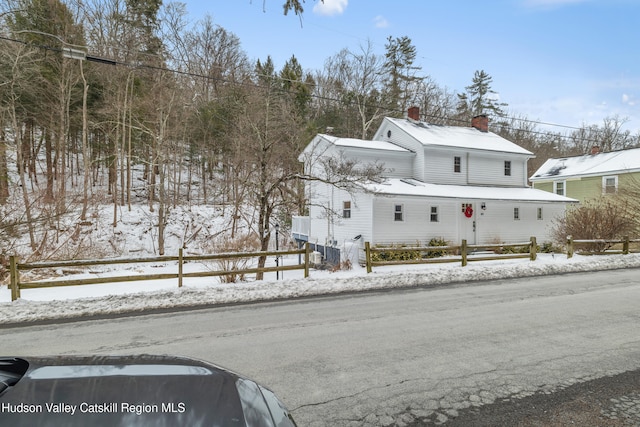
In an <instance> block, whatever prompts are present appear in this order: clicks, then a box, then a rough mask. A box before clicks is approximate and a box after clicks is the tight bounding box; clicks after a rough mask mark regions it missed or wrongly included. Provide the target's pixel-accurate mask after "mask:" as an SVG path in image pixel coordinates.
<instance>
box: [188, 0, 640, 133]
mask: <svg viewBox="0 0 640 427" xmlns="http://www.w3.org/2000/svg"><path fill="white" fill-rule="evenodd" d="M283 3H284V0H264V1H263V0H213V1H211V0H188V1H186V4H187V10H188V12H189V17H190V19H192V20H193V21H197V20H198V19H200V18H202V17H203V16H204V15H205V14H209V15H211V17H212V18H213V22H214V23H215V24H217V25H220V26H222V27H223V28H225V29H226V30H228V31H231V32H232V33H234V34H235V35H236V36H238V37H239V39H240V41H241V43H242V48H243V50H244V51H245V52H247V54H248V55H249V57H250V58H251V59H254V60H255V59H265V58H266V57H267V55H270V56H271V57H272V58H273V60H274V62H275V65H276V67H277V68H280V67H282V66H283V65H284V63H285V61H286V60H287V59H289V58H290V57H291V56H292V55H295V56H296V57H297V58H298V60H299V62H300V63H301V64H302V66H303V67H304V68H305V69H309V70H315V69H320V68H322V67H323V65H324V62H325V60H326V59H327V58H329V57H330V56H332V55H334V54H336V53H337V52H339V51H340V50H341V49H343V48H348V49H350V50H354V51H355V50H359V49H360V46H363V45H366V43H367V42H368V41H370V42H371V43H372V44H373V47H374V50H375V52H376V53H379V54H380V55H383V54H384V46H385V43H386V40H387V38H388V37H389V36H392V37H401V36H408V37H409V38H411V40H412V42H413V44H414V46H415V47H416V49H417V52H418V65H419V66H421V67H422V70H421V72H422V73H423V74H425V75H430V76H431V77H432V78H433V79H434V80H435V81H436V82H437V83H438V84H440V85H442V86H446V87H447V88H449V89H450V90H452V91H458V92H459V91H463V90H464V87H465V86H468V85H469V84H470V83H471V79H472V78H473V74H474V72H475V71H476V70H481V69H482V70H485V71H486V72H487V73H489V75H491V76H492V77H493V89H494V90H496V91H497V92H498V93H499V96H500V99H501V100H502V101H503V102H506V103H508V104H509V106H508V108H507V109H508V110H509V112H510V113H513V114H518V115H525V116H526V117H527V118H529V119H532V120H540V121H543V122H549V123H557V124H562V125H567V126H581V125H583V124H601V123H602V120H603V119H604V118H605V117H612V116H614V115H618V116H619V117H621V118H626V119H628V123H627V125H626V128H627V129H630V130H631V131H632V132H634V133H636V132H640V25H638V22H640V21H639V19H640V18H639V17H640V1H638V0H494V1H484V2H483V1H477V0H473V1H470V0H446V1H443V0H395V1H390V0H325V1H324V4H323V3H321V2H320V0H315V1H314V0H306V2H305V13H304V15H303V17H302V20H300V19H299V18H298V17H297V16H295V15H293V14H289V15H288V16H283V13H282V4H283ZM557 130H562V129H557Z"/></svg>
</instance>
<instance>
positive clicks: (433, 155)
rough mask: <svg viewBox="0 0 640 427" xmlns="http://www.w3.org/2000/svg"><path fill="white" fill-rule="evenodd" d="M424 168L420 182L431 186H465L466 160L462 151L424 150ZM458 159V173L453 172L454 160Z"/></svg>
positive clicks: (427, 148)
mask: <svg viewBox="0 0 640 427" xmlns="http://www.w3.org/2000/svg"><path fill="white" fill-rule="evenodd" d="M423 151H424V157H425V166H424V173H423V176H422V177H421V178H420V180H422V181H424V182H429V183H433V184H452V185H466V184H467V168H468V159H467V155H466V153H465V152H463V151H457V150H437V149H433V148H429V147H426V148H424V150H423ZM455 157H460V172H454V169H453V163H454V158H455Z"/></svg>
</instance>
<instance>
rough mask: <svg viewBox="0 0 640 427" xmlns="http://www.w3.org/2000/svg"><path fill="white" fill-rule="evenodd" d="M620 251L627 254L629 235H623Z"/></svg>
mask: <svg viewBox="0 0 640 427" xmlns="http://www.w3.org/2000/svg"><path fill="white" fill-rule="evenodd" d="M622 253H623V254H625V255H628V254H629V236H624V242H622Z"/></svg>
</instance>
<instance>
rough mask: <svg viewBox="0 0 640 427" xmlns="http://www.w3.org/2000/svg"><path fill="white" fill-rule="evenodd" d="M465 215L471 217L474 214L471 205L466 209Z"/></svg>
mask: <svg viewBox="0 0 640 427" xmlns="http://www.w3.org/2000/svg"><path fill="white" fill-rule="evenodd" d="M464 216H466V217H467V218H471V217H472V216H473V208H472V207H471V205H468V206H467V208H466V209H465V210H464Z"/></svg>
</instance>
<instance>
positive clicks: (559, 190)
mask: <svg viewBox="0 0 640 427" xmlns="http://www.w3.org/2000/svg"><path fill="white" fill-rule="evenodd" d="M564 184H565V182H564V181H554V182H553V192H554V193H556V194H557V195H559V196H564V195H565V188H564Z"/></svg>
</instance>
